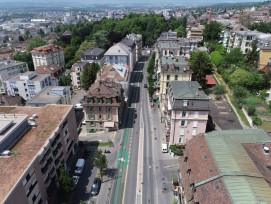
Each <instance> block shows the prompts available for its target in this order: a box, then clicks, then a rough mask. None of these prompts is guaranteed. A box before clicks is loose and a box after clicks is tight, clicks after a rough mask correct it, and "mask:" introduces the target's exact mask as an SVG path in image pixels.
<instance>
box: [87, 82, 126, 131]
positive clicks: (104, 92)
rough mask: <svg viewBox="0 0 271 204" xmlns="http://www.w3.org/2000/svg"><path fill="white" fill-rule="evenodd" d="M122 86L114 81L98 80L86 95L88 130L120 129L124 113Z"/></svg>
mask: <svg viewBox="0 0 271 204" xmlns="http://www.w3.org/2000/svg"><path fill="white" fill-rule="evenodd" d="M122 104H123V100H122V88H121V85H120V84H118V83H115V82H112V81H96V82H95V83H94V84H92V85H91V87H90V88H89V90H88V92H87V93H86V95H85V97H84V103H83V107H84V113H85V121H86V129H87V132H96V131H104V130H107V129H118V127H119V122H120V117H121V113H122Z"/></svg>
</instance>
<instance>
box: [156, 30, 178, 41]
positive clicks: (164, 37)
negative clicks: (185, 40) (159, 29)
mask: <svg viewBox="0 0 271 204" xmlns="http://www.w3.org/2000/svg"><path fill="white" fill-rule="evenodd" d="M177 39H178V37H177V32H172V31H168V32H163V33H162V34H161V35H160V37H159V38H158V40H157V41H168V40H177Z"/></svg>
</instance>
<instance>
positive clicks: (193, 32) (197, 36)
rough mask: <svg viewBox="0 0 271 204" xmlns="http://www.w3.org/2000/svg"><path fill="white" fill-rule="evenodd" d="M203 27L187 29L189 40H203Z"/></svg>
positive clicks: (196, 26) (197, 26)
mask: <svg viewBox="0 0 271 204" xmlns="http://www.w3.org/2000/svg"><path fill="white" fill-rule="evenodd" d="M203 30H204V26H203V25H195V26H190V27H188V28H187V39H189V40H192V39H193V40H200V41H201V40H203Z"/></svg>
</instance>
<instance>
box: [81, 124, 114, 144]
mask: <svg viewBox="0 0 271 204" xmlns="http://www.w3.org/2000/svg"><path fill="white" fill-rule="evenodd" d="M117 132H119V130H118V131H110V132H95V133H87V132H86V126H85V125H83V126H82V131H81V132H80V134H79V141H103V142H107V141H113V142H114V140H115V136H116V134H117Z"/></svg>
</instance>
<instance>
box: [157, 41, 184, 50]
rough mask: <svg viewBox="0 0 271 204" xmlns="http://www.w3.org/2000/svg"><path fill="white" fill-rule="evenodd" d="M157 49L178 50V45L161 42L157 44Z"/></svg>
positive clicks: (172, 42) (171, 42)
mask: <svg viewBox="0 0 271 204" xmlns="http://www.w3.org/2000/svg"><path fill="white" fill-rule="evenodd" d="M158 47H159V48H160V49H166V48H173V49H179V48H180V45H179V44H178V43H177V41H161V42H158Z"/></svg>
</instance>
